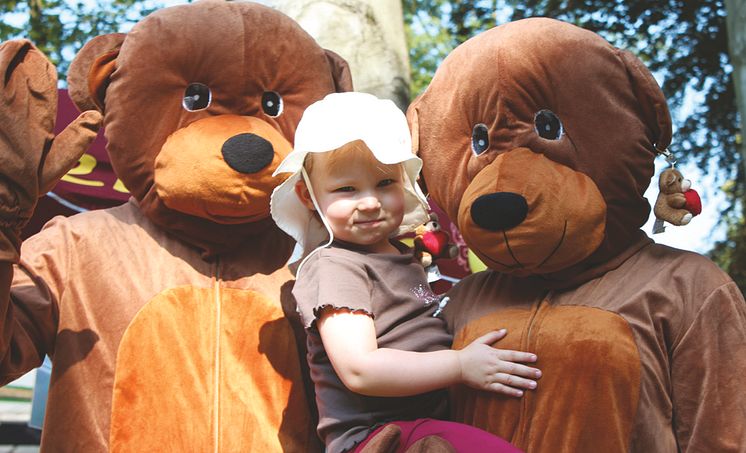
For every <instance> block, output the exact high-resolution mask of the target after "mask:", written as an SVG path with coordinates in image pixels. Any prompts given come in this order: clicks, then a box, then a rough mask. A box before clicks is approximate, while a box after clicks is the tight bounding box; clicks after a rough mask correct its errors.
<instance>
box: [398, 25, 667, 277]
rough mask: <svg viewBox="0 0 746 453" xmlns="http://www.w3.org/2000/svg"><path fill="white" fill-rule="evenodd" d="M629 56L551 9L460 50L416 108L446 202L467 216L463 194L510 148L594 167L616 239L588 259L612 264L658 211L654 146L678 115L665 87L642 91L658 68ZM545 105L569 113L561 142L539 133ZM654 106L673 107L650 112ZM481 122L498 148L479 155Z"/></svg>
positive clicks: (590, 173)
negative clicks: (636, 63)
mask: <svg viewBox="0 0 746 453" xmlns="http://www.w3.org/2000/svg"><path fill="white" fill-rule="evenodd" d="M629 58H630V56H625V57H622V56H621V51H619V50H618V49H615V48H613V47H612V46H611V45H609V43H607V42H606V41H605V40H603V39H602V38H601V37H599V36H598V35H596V34H594V33H592V32H590V31H587V30H583V29H581V28H578V27H575V26H572V25H570V24H566V23H562V22H559V21H555V20H551V19H546V18H534V19H526V20H522V21H517V22H513V23H509V24H505V25H502V26H500V27H497V28H494V29H492V30H489V31H486V32H484V33H482V34H480V35H478V36H476V37H474V38H472V39H470V40H468V41H467V42H465V43H464V44H462V45H461V46H459V47H458V48H456V49H455V50H454V51H453V52H451V54H450V55H449V56H448V57H447V58H446V59H445V60H444V61H443V63H442V64H441V66H440V67H439V68H438V71H437V73H436V74H435V76H434V77H433V80H432V82H431V84H430V85H429V87H428V89H427V90H426V91H425V92H424V93H423V94H422V95H421V96H420V97H419V98H418V99H416V100H415V101H414V102H413V103H412V105H411V106H410V109H409V110H410V112H414V111H416V112H417V113H416V114H417V123H418V131H419V133H418V140H417V141H418V143H419V147H418V150H417V151H418V153H419V155H420V157H421V158H422V159H423V161H424V162H423V175H424V178H425V182H426V183H427V185H428V188H429V189H430V194H431V196H432V197H433V199H434V200H435V202H436V203H437V204H438V205H439V206H442V207H443V209H444V210H445V211H446V213H447V214H448V215H449V216H450V217H451V218H453V219H457V218H458V215H459V206H460V204H461V201H462V194H464V193H467V190H468V187H469V185H470V184H472V182H473V181H474V179H475V178H476V176H477V174H480V178H490V177H492V178H497V177H498V175H497V174H496V173H495V170H496V169H497V168H499V166H493V165H490V164H491V163H492V162H493V161H494V160H496V159H497V158H498V156H499V155H501V154H506V158H507V157H508V155H510V154H512V152H513V151H514V150H517V149H519V148H528V149H530V150H531V151H533V152H535V153H538V154H542V155H543V156H545V157H546V158H547V159H549V160H551V161H553V162H556V163H557V164H560V165H564V166H566V167H569V168H570V169H572V170H574V171H576V172H579V173H583V174H585V175H586V176H587V177H588V178H590V180H591V181H593V183H594V184H595V185H596V186H597V188H598V190H599V191H600V193H601V194H602V195H603V200H604V203H605V204H606V221H605V224H604V225H603V228H604V239H603V241H602V242H601V244H600V246H599V247H598V248H597V249H596V250H595V252H594V254H593V255H591V256H590V257H589V258H586V259H585V260H584V261H583V262H582V263H580V264H581V265H591V266H592V265H596V264H600V263H603V262H605V261H607V260H608V259H611V258H613V257H614V256H616V255H617V254H618V253H620V252H621V251H622V250H624V249H625V248H626V247H627V246H629V245H630V244H631V243H633V242H635V241H636V240H637V239H638V237H637V233H636V230H637V228H639V227H640V226H642V225H643V224H644V223H645V221H646V220H647V217H648V214H649V212H650V206H649V205H648V202H647V200H645V198H643V193H644V191H645V189H646V188H647V186H648V184H649V182H650V178H651V177H652V174H653V169H654V166H653V159H654V156H655V155H654V145H655V143H656V140H658V139H659V137H661V136H665V134H664V133H663V132H661V131H660V128H661V127H663V128H665V127H668V128H670V118H668V116H667V113H668V111H667V109H664V108H663V106H665V99H664V98H663V95H662V93H661V92H660V90H659V89H656V90H655V91H653V90H652V89H646V90H641V89H638V87H639V86H645V87H648V88H649V85H648V84H647V82H648V80H647V79H644V80H643V79H642V76H643V75H645V76H646V77H647V76H648V74H647V73H643V72H642V71H641V70H640V68H634V69H635V70H634V71H632V70H630V68H629ZM579 61H582V62H583V64H578V62H579ZM640 67H641V68H644V67H642V65H640ZM643 94H644V95H645V96H643ZM638 95H640V97H639V98H638ZM652 104H655V106H653V105H652ZM643 105H644V107H642V106H643ZM545 109H548V110H551V111H552V112H554V113H555V114H556V115H557V116H558V117H559V119H560V120H561V122H562V125H563V129H564V135H563V136H562V137H561V138H560V139H559V140H547V139H544V138H541V137H540V136H539V135H538V134H537V131H536V129H535V125H534V116H535V114H536V113H537V112H539V111H540V110H545ZM656 109H657V110H656ZM648 110H651V111H654V112H659V113H660V114H661V115H663V114H666V116H662V117H655V118H649V117H648V116H647V115H645V114H644V113H643V111H648ZM413 116H414V113H410V115H409V117H410V119H411V118H412V117H413ZM480 123H481V124H485V125H486V126H487V128H488V130H489V141H490V147H489V149H488V150H487V151H486V152H484V153H482V154H480V155H479V156H476V155H474V153H473V152H472V150H471V134H472V129H473V128H474V126H475V125H477V124H480ZM482 172H484V174H482ZM524 176H526V175H525V174H523V173H519V174H517V175H513V178H521V177H524ZM500 177H501V178H502V177H505V176H504V175H500ZM560 182H564V181H560ZM552 184H556V183H555V182H550V183H549V185H550V186H551V185H552ZM538 190H539V188H537V187H533V188H531V189H530V193H532V194H533V193H534V192H536V191H538ZM548 202H550V201H548ZM532 215H533V213H532V212H529V217H530V216H532ZM461 233H462V235H463V236H464V239H465V241H466V243H467V244H468V245H470V246H472V242H473V241H474V239H473V238H475V237H479V238H481V240H482V241H485V240H486V239H484V238H492V240H493V241H494V242H502V241H503V238H502V232H501V231H500V232H488V231H485V230H482V229H479V230H472V229H468V230H461ZM543 233H544V232H543V231H540V230H537V231H536V234H535V239H532V240H531V241H530V242H531V247H536V246H537V245H539V244H543V243H544V241H549V242H552V243H554V244H556V237H555V235H551V236H549V235H545V234H543ZM557 234H559V232H557ZM568 234H570V235H572V234H573V232H572V231H569V233H568ZM574 234H580V235H581V236H583V234H582V232H581V231H576V232H575V233H574ZM473 248H476V249H478V248H479V247H473ZM511 248H512V245H511ZM539 272H541V271H539Z"/></svg>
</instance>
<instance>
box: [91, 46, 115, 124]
mask: <svg viewBox="0 0 746 453" xmlns="http://www.w3.org/2000/svg"><path fill="white" fill-rule="evenodd" d="M118 56H119V49H116V50H110V51H109V52H107V53H105V54H103V55H101V56H99V57H98V58H96V60H95V61H94V62H93V64H92V65H91V70H90V72H89V73H88V92H89V93H90V96H91V99H92V100H93V103H94V105H95V106H96V110H98V111H100V112H103V111H104V106H105V104H104V98H105V97H106V89H107V88H108V87H109V76H111V74H112V73H113V72H114V70H115V69H116V68H117V57H118Z"/></svg>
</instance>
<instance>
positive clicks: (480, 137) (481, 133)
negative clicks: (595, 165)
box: [471, 123, 490, 156]
mask: <svg viewBox="0 0 746 453" xmlns="http://www.w3.org/2000/svg"><path fill="white" fill-rule="evenodd" d="M488 132H489V131H488V130H487V126H485V125H484V124H481V123H480V124H477V125H476V126H474V129H472V131H471V150H472V151H473V152H474V154H476V155H477V156H478V155H480V154H482V153H483V152H485V151H487V149H488V148H489V147H490V137H489V133H488Z"/></svg>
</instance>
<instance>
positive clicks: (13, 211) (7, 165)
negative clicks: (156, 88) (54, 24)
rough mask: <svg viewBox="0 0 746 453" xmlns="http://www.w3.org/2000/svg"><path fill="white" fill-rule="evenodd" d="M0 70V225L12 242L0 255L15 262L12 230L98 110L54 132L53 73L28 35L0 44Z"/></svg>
mask: <svg viewBox="0 0 746 453" xmlns="http://www.w3.org/2000/svg"><path fill="white" fill-rule="evenodd" d="M0 75H1V76H2V78H3V85H2V91H0V124H2V132H1V133H0V155H2V174H1V175H0V228H2V229H3V230H4V232H3V234H4V235H5V236H6V238H5V240H7V241H9V242H10V243H11V244H12V249H10V248H3V252H0V256H4V257H5V258H6V259H8V260H9V261H13V262H16V261H17V259H18V257H17V251H18V242H19V240H18V237H17V234H18V232H19V231H20V230H21V229H22V228H23V226H24V225H26V223H27V222H28V220H29V219H30V217H31V215H32V213H33V209H34V207H35V206H36V202H37V199H38V197H39V196H40V195H43V194H44V193H46V191H47V190H48V188H49V187H50V186H51V185H52V184H54V183H55V182H56V181H58V180H59V178H60V177H61V176H62V175H63V174H64V173H65V172H66V171H67V170H68V169H70V168H71V167H73V166H74V165H75V163H77V161H78V158H79V157H80V155H81V154H83V152H84V151H85V149H86V148H87V147H88V145H89V144H90V143H91V142H92V141H93V139H94V138H95V136H96V132H97V131H98V128H99V126H100V124H101V115H99V114H98V113H96V112H85V113H83V114H82V115H80V117H78V118H77V119H75V120H74V121H73V122H72V123H70V124H69V125H68V126H67V127H66V128H65V129H64V130H62V131H61V132H60V134H59V135H58V136H56V137H55V135H54V121H55V116H56V112H57V73H56V71H55V68H54V66H52V64H51V63H49V61H48V60H47V58H46V57H45V56H44V55H43V54H42V53H41V52H39V50H38V49H37V48H36V47H34V45H33V44H31V43H30V42H29V41H28V40H25V39H21V40H13V41H8V42H5V43H3V44H1V45H0ZM7 253H11V254H12V256H8V255H7Z"/></svg>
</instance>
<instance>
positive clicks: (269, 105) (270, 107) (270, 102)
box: [262, 91, 282, 118]
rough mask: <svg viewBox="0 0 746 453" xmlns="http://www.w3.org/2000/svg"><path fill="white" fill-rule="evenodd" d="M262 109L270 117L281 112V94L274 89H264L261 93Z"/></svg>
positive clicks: (274, 116) (276, 115)
mask: <svg viewBox="0 0 746 453" xmlns="http://www.w3.org/2000/svg"><path fill="white" fill-rule="evenodd" d="M262 110H263V111H264V113H266V114H267V116H271V117H272V118H276V117H278V116H280V115H281V114H282V96H280V95H279V94H277V93H275V92H274V91H265V92H264V94H262Z"/></svg>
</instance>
